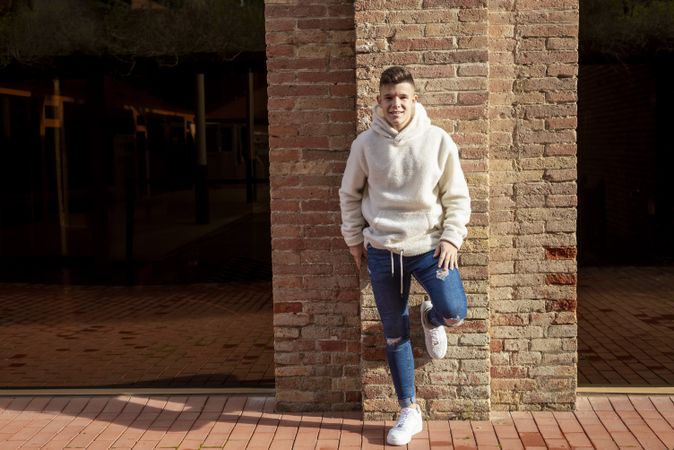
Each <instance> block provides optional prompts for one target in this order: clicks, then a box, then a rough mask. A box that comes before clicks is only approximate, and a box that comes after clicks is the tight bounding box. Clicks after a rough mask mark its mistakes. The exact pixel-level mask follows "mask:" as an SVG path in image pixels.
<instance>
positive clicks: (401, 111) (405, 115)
mask: <svg viewBox="0 0 674 450" xmlns="http://www.w3.org/2000/svg"><path fill="white" fill-rule="evenodd" d="M416 101H417V96H416V94H415V93H414V86H412V85H411V84H410V83H398V84H384V85H382V86H380V87H379V95H378V96H377V103H379V106H380V107H381V109H382V111H383V112H384V119H386V121H387V122H388V123H389V125H391V126H392V127H393V128H394V129H396V130H397V131H400V130H402V129H403V128H405V127H406V126H407V125H408V124H409V123H410V120H412V116H413V115H414V104H415V103H416Z"/></svg>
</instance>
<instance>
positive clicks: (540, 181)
mask: <svg viewBox="0 0 674 450" xmlns="http://www.w3.org/2000/svg"><path fill="white" fill-rule="evenodd" d="M265 16H266V43H267V69H268V80H267V81H268V86H269V87H268V95H269V100H268V110H269V144H270V185H271V211H272V213H271V214H272V216H271V223H272V258H273V289H274V336H275V362H276V395H277V400H278V404H279V407H280V408H281V409H284V410H302V411H306V410H349V409H361V408H362V410H363V411H364V412H365V415H366V417H368V418H376V417H390V416H391V415H392V414H394V413H395V412H396V411H397V409H398V406H397V401H396V400H395V396H394V395H393V390H392V386H391V383H390V381H389V376H388V374H387V369H386V363H385V360H384V339H383V336H382V333H381V328H380V325H379V320H378V316H377V312H376V309H375V307H374V302H373V298H372V293H371V290H370V287H369V280H368V277H367V273H366V271H365V270H364V271H363V273H361V274H357V273H356V272H355V266H354V264H353V262H352V260H351V256H350V255H349V253H348V251H347V249H346V246H345V244H344V242H343V240H342V238H341V235H340V232H339V225H340V213H339V200H338V189H339V185H340V181H341V175H342V171H343V169H344V165H345V162H346V158H347V157H348V153H349V147H350V144H351V141H352V140H353V139H354V138H355V136H356V135H357V133H358V132H361V131H363V130H365V129H367V127H368V126H369V120H370V119H369V109H370V107H371V105H372V104H373V103H374V102H375V96H376V94H377V89H378V77H379V74H380V73H381V71H382V70H383V69H384V68H385V67H387V66H390V65H394V64H398V65H405V66H408V67H409V68H410V69H411V70H412V72H413V74H414V75H415V79H416V81H417V88H418V91H419V97H420V101H421V102H422V103H423V104H424V105H425V106H426V107H427V110H428V112H429V116H430V117H431V119H432V120H433V122H434V123H435V124H437V125H439V126H441V127H443V128H444V129H445V130H446V131H448V132H449V133H450V134H451V135H452V136H453V138H454V139H455V141H456V143H457V144H458V146H459V149H460V156H461V163H462V166H463V168H464V172H465V174H466V178H467V180H468V184H469V188H470V191H471V198H472V208H473V214H472V218H471V223H470V225H469V236H468V239H467V240H466V242H465V244H464V246H463V248H462V249H461V252H460V264H461V271H462V276H463V278H464V283H465V287H466V291H467V293H468V297H469V319H468V320H467V321H466V324H465V325H463V326H462V327H460V328H458V329H456V330H452V331H450V332H449V336H448V337H449V345H450V348H449V351H448V355H447V357H446V358H445V359H443V360H440V361H431V360H430V359H429V358H428V357H427V356H426V355H425V351H424V348H423V336H422V335H421V333H420V326H419V324H418V323H416V322H414V321H413V324H412V327H413V336H412V340H413V345H414V348H415V356H416V361H417V372H416V378H417V388H418V392H417V394H418V398H419V401H420V403H421V405H422V407H423V408H424V409H425V412H426V413H427V415H429V416H430V417H436V418H444V417H456V418H486V417H488V414H489V412H490V411H495V410H540V409H555V410H565V409H566V410H568V409H572V408H573V407H574V404H575V397H576V380H577V368H576V366H577V327H576V213H577V208H576V206H577V200H576V199H577V196H576V178H577V175H576V122H577V119H576V103H577V74H578V50H577V49H578V0H518V1H514V0H392V1H383V0H355V1H342V0H328V1H320V2H319V1H298V0H266V10H265ZM420 292H421V291H420V290H419V289H418V287H417V288H416V289H414V292H413V295H412V297H413V298H412V302H411V306H412V312H411V317H412V318H416V317H417V315H416V314H414V308H415V307H418V304H419V303H420V301H421V294H420Z"/></svg>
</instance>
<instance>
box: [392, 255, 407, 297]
mask: <svg viewBox="0 0 674 450" xmlns="http://www.w3.org/2000/svg"><path fill="white" fill-rule="evenodd" d="M403 253H404V252H403V250H400V296H401V297H402V296H403ZM389 254H390V255H391V278H393V277H394V276H395V269H394V264H393V252H392V251H391V250H389Z"/></svg>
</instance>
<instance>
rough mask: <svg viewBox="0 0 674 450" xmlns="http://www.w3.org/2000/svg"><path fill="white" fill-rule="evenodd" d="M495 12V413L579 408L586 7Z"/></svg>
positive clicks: (510, 4) (554, 0) (555, 1)
mask: <svg viewBox="0 0 674 450" xmlns="http://www.w3.org/2000/svg"><path fill="white" fill-rule="evenodd" d="M489 10H490V12H489V37H490V53H489V63H490V114H489V118H490V142H491V146H490V147H491V148H490V154H489V161H490V166H489V179H490V194H489V197H490V203H489V217H490V251H489V256H490V265H489V281H490V289H489V300H490V302H489V304H490V308H491V329H490V336H491V351H492V356H491V363H492V367H491V375H492V382H491V388H492V389H491V393H492V396H491V404H492V409H494V410H503V409H509V410H512V409H523V410H537V409H542V408H549V409H572V408H573V407H574V401H575V388H576V377H577V375H576V373H577V372H576V362H577V353H576V346H577V342H576V336H577V331H576V315H575V312H576V262H575V256H576V236H575V230H576V144H575V142H576V135H575V127H576V99H577V95H576V78H577V70H578V65H577V45H578V1H577V0H518V1H516V2H515V1H514V0H490V4H489Z"/></svg>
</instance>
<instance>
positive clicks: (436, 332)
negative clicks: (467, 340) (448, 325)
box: [428, 326, 445, 345]
mask: <svg viewBox="0 0 674 450" xmlns="http://www.w3.org/2000/svg"><path fill="white" fill-rule="evenodd" d="M444 332H445V330H443V327H442V326H439V327H434V328H431V329H430V330H428V334H429V336H430V337H431V342H432V343H433V345H438V344H439V343H440V340H441V334H440V333H444Z"/></svg>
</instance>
